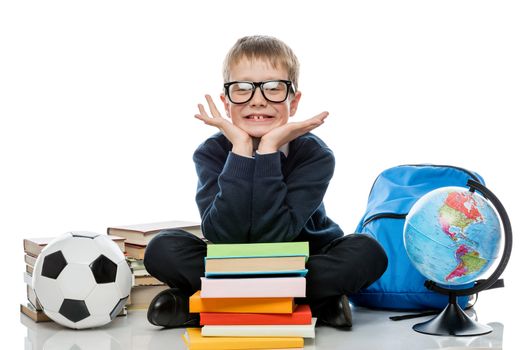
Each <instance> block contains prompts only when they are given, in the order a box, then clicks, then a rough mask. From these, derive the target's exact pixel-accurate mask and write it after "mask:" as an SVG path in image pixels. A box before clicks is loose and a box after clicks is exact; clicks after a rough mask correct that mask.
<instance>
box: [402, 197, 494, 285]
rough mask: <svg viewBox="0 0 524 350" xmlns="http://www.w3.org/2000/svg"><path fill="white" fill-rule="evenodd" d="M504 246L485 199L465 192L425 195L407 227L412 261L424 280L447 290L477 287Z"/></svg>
mask: <svg viewBox="0 0 524 350" xmlns="http://www.w3.org/2000/svg"><path fill="white" fill-rule="evenodd" d="M500 243H501V226H500V221H499V218H498V216H497V214H496V212H495V210H494V209H493V208H492V206H491V205H490V203H489V202H488V201H487V200H486V199H484V197H482V196H480V195H478V194H476V193H474V192H470V191H469V190H468V189H465V188H462V187H444V188H440V189H437V190H434V191H431V192H429V193H427V194H426V195H425V196H423V197H422V198H420V199H419V200H418V201H417V202H416V203H415V204H414V205H413V207H412V209H411V210H410V212H409V214H408V215H407V217H406V223H405V225H404V245H405V247H406V252H407V254H408V257H409V258H410V260H411V261H412V263H413V264H414V265H415V267H416V268H417V270H418V271H419V272H420V273H421V274H422V275H424V276H425V277H426V278H428V279H430V280H433V281H435V282H437V283H440V284H444V285H462V284H467V283H470V282H472V281H475V280H476V279H478V278H479V276H481V275H482V274H483V273H484V272H486V271H487V270H488V269H489V267H490V266H491V265H492V264H493V262H494V261H495V259H496V258H497V256H498V252H499V249H500Z"/></svg>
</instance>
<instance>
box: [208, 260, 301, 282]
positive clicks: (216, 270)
mask: <svg viewBox="0 0 524 350" xmlns="http://www.w3.org/2000/svg"><path fill="white" fill-rule="evenodd" d="M306 259H307V256H305V255H296V256H265V257H257V256H255V257H252V256H246V257H209V256H208V257H206V258H205V276H206V277H234V276H238V277H262V276H263V277H284V276H305V275H306V274H307V269H306Z"/></svg>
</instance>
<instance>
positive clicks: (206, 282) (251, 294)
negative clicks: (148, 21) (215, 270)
mask: <svg viewBox="0 0 524 350" xmlns="http://www.w3.org/2000/svg"><path fill="white" fill-rule="evenodd" d="M200 279H201V281H202V291H201V294H200V296H201V297H202V298H281V297H305V296H306V278H305V277H265V278H206V277H201V278H200Z"/></svg>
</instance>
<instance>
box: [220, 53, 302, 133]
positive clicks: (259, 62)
mask: <svg viewBox="0 0 524 350" xmlns="http://www.w3.org/2000/svg"><path fill="white" fill-rule="evenodd" d="M279 79H282V80H288V73H287V71H286V70H285V69H284V68H282V67H280V66H278V67H273V66H272V65H271V63H270V62H268V61H267V60H263V59H253V60H251V59H248V58H245V57H244V58H242V59H241V60H240V61H238V63H236V64H234V65H232V66H231V67H230V76H229V81H251V82H259V81H266V80H279ZM300 96H301V93H300V91H297V92H295V94H291V93H290V94H289V96H288V98H287V100H285V101H284V102H280V103H274V102H269V101H267V100H266V99H265V98H264V96H262V93H261V91H260V89H259V88H257V89H256V90H255V95H254V96H253V98H252V99H251V100H250V101H248V102H246V103H243V104H234V103H231V102H230V101H229V100H228V98H227V97H226V96H225V95H224V94H223V93H222V94H221V96H220V98H221V100H222V102H223V103H224V108H225V110H226V113H227V115H228V116H229V117H230V118H231V121H232V123H233V124H234V125H236V126H238V127H239V128H240V129H242V130H244V131H245V132H247V133H248V134H249V135H250V136H251V137H255V138H260V137H262V136H264V135H265V134H267V133H268V132H269V131H271V130H273V129H274V128H277V127H279V126H281V125H285V124H286V123H287V122H288V119H289V117H292V116H293V115H295V113H296V110H297V107H298V102H299V101H300Z"/></svg>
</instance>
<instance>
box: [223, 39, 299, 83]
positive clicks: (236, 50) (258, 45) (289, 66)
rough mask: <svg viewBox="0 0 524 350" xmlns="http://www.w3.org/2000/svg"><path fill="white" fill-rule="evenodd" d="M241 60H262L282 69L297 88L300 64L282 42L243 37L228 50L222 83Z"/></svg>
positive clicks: (227, 79)
mask: <svg viewBox="0 0 524 350" xmlns="http://www.w3.org/2000/svg"><path fill="white" fill-rule="evenodd" d="M243 58H247V59H249V60H256V59H264V60H268V61H269V63H270V64H271V65H272V66H273V67H275V68H277V67H282V68H284V69H285V70H286V71H287V72H288V79H289V80H291V81H292V82H293V85H295V89H297V88H298V73H299V69H300V64H299V62H298V59H297V56H295V54H294V53H293V51H292V50H291V48H290V47H289V46H287V45H286V44H285V43H284V42H283V41H281V40H279V39H277V38H274V37H271V36H265V35H253V36H245V37H243V38H240V39H238V40H237V42H236V43H235V45H233V47H232V48H231V49H230V50H229V52H228V53H227V55H226V59H225V60H224V68H223V71H222V72H223V76H224V82H225V83H227V82H228V81H229V76H230V74H231V67H232V66H233V65H234V64H237V63H238V62H239V61H240V60H242V59H243Z"/></svg>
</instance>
